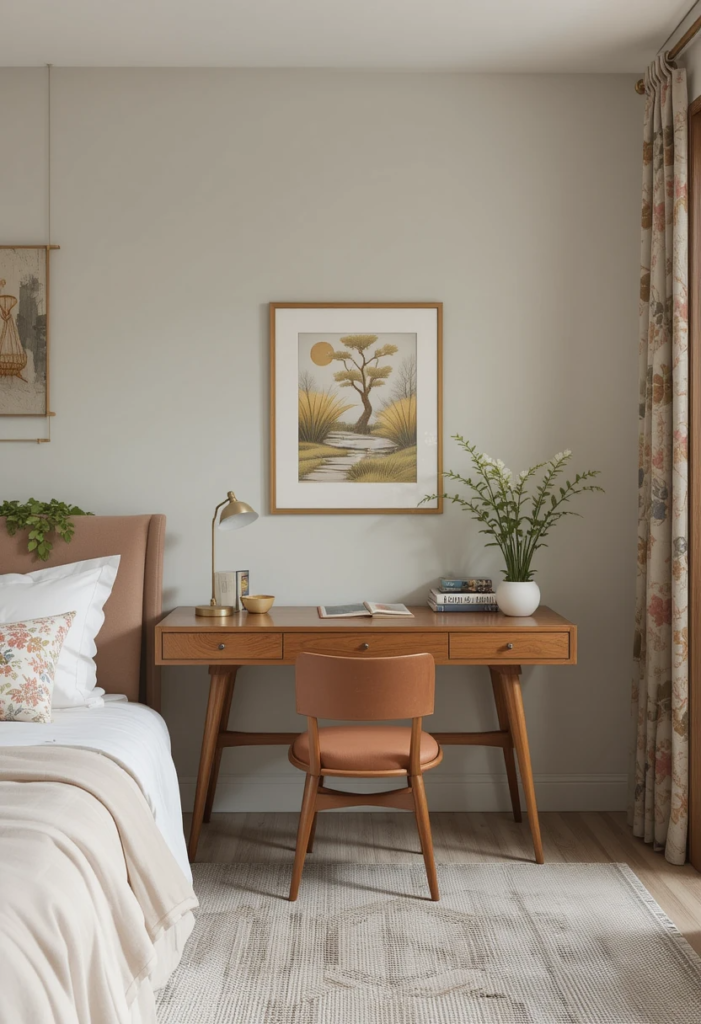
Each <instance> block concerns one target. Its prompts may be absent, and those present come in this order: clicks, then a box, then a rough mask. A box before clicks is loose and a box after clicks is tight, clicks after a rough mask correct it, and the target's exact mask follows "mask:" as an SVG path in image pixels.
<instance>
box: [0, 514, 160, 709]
mask: <svg viewBox="0 0 701 1024" xmlns="http://www.w3.org/2000/svg"><path fill="white" fill-rule="evenodd" d="M73 522H74V523H75V533H74V535H73V539H72V540H71V541H70V543H69V544H66V543H65V541H63V540H61V538H60V537H55V538H54V537H52V538H51V539H52V542H53V551H52V552H51V554H50V556H49V559H48V561H47V562H41V561H39V559H37V558H35V557H34V555H33V554H30V553H29V552H28V551H27V535H26V533H25V532H23V531H19V532H18V533H17V534H15V536H14V537H10V536H9V535H8V533H7V530H6V528H5V521H4V519H0V573H8V572H33V571H34V570H35V569H42V568H44V567H46V566H51V565H65V564H66V563H67V562H81V561H83V559H86V558H100V557H102V556H104V555H121V556H122V557H121V561H120V563H119V571H118V572H117V579H116V580H115V584H114V588H113V590H112V593H111V594H110V596H109V598H108V600H107V603H106V605H105V622H104V625H103V627H102V629H101V630H100V632H99V633H98V635H97V657H96V659H95V660H96V662H97V684H98V686H102V687H104V689H105V690H106V691H107V693H125V694H126V695H127V697H128V698H129V700H139V699H140V700H142V701H145V702H146V703H147V704H149V705H150V706H151V707H153V708H156V709H158V708H159V706H160V698H161V694H160V672H159V670H158V669H157V668H156V666H155V665H154V652H153V643H154V626H155V625H156V623H157V622H158V620H159V618H160V615H161V600H162V594H161V591H162V582H163V542H164V538H165V526H166V519H165V516H76V517H75V519H74V520H73Z"/></svg>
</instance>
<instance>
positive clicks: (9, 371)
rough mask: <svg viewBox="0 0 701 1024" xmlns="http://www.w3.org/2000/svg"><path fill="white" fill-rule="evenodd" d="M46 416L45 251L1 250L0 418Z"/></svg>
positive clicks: (34, 247) (23, 247)
mask: <svg viewBox="0 0 701 1024" xmlns="http://www.w3.org/2000/svg"><path fill="white" fill-rule="evenodd" d="M48 411H49V248H48V246H46V245H32V246H30V245H17V246H8V245H3V246H0V416H46V415H48Z"/></svg>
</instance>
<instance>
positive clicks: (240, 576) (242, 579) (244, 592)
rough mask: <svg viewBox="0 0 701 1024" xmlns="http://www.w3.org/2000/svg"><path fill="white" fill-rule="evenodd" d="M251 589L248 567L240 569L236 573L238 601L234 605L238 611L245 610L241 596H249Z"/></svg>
mask: <svg viewBox="0 0 701 1024" xmlns="http://www.w3.org/2000/svg"><path fill="white" fill-rule="evenodd" d="M250 589H251V588H250V582H249V571H248V569H239V570H238V571H237V573H236V603H235V605H234V607H235V608H236V611H237V612H240V611H242V610H243V602H242V601H241V598H242V597H248V595H249V593H250Z"/></svg>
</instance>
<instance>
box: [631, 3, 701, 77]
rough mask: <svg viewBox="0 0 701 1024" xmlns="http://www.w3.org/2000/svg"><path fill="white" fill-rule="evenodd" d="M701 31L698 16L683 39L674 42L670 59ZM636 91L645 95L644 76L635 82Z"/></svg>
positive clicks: (676, 55)
mask: <svg viewBox="0 0 701 1024" xmlns="http://www.w3.org/2000/svg"><path fill="white" fill-rule="evenodd" d="M699 31H701V18H697V19H696V21H695V22H694V24H693V25H690V26H689V28H688V29H687V30H686V32H685V33H684V35H683V36H682V37H681V39H679V40H678V41H677V42H676V43H675V44H674V46H673V47H672V49H671V50H670V51H669V54H668V56H669V59H670V60H674V58H675V57H678V56H679V54H680V53H681V52H682V50H683V49H684V47H685V46H687V45H688V44H689V43H690V42H691V40H692V39H693V38H694V36H695V35H696V34H697V32H699ZM635 91H636V92H637V93H639V94H640V95H641V96H642V95H644V93H645V81H644V79H642V78H639V79H638V81H637V82H636V83H635Z"/></svg>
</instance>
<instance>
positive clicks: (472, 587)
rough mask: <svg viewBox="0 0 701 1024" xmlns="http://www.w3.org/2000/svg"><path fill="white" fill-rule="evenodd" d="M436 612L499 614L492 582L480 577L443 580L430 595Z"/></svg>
mask: <svg viewBox="0 0 701 1024" xmlns="http://www.w3.org/2000/svg"><path fill="white" fill-rule="evenodd" d="M428 606H429V608H432V609H433V611H434V612H498V611H499V609H498V607H497V603H496V598H495V596H494V590H493V588H492V581H491V580H490V579H485V578H484V577H478V576H464V577H461V578H460V579H453V578H452V577H450V578H446V579H442V580H441V581H440V586H439V587H433V588H432V589H431V591H430V593H429V595H428Z"/></svg>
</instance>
